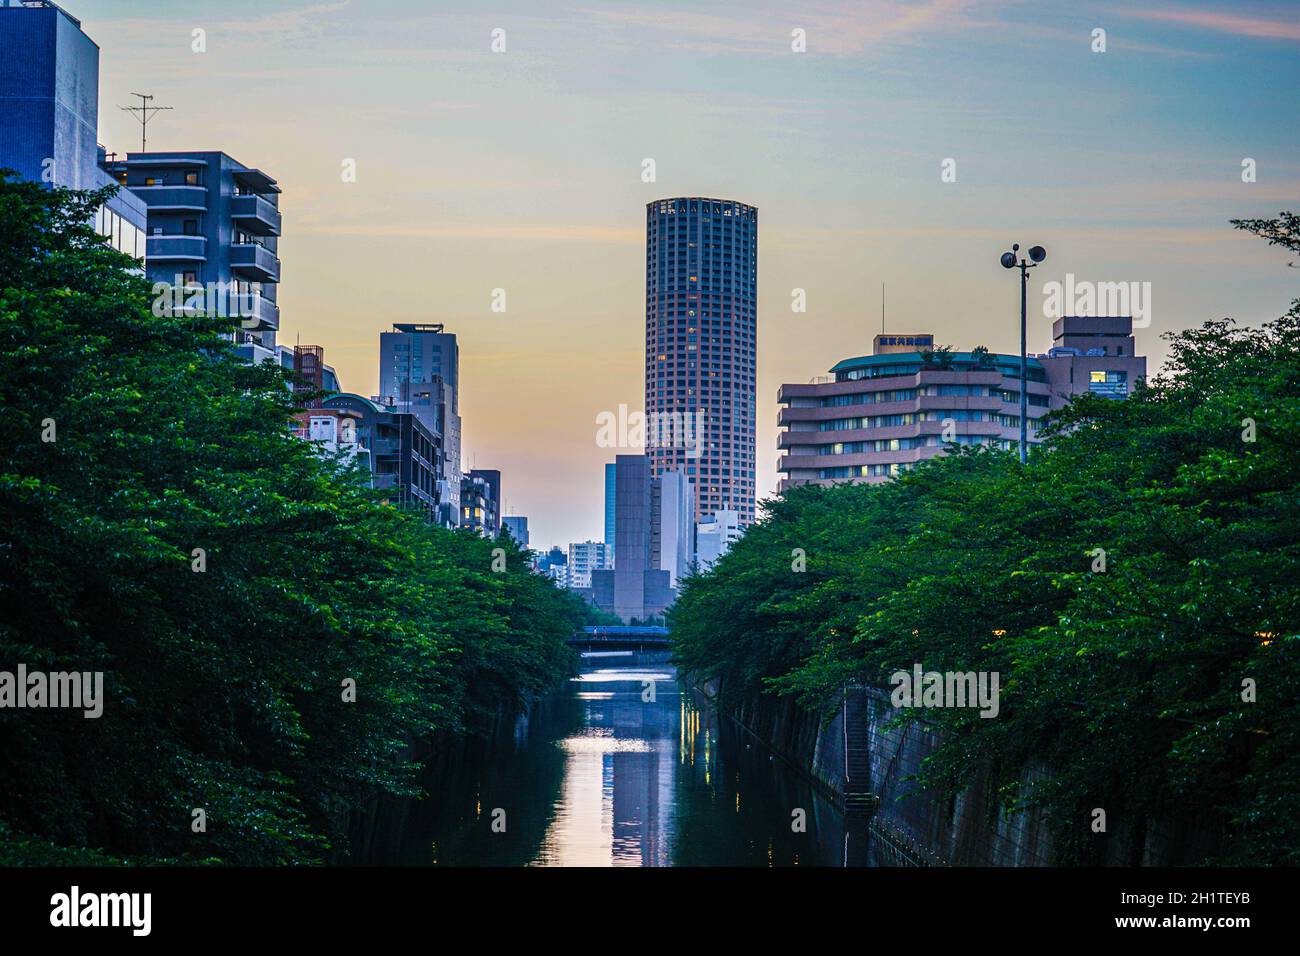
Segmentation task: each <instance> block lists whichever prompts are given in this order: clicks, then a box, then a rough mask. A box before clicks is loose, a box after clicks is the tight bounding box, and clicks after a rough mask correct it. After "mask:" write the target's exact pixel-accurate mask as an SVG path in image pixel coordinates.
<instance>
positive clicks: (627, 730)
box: [353, 665, 874, 866]
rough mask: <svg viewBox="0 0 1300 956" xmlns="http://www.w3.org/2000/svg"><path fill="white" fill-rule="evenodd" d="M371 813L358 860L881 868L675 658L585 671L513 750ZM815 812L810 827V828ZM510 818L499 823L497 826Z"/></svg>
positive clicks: (860, 839) (497, 751)
mask: <svg viewBox="0 0 1300 956" xmlns="http://www.w3.org/2000/svg"><path fill="white" fill-rule="evenodd" d="M425 787H426V789H427V790H428V791H429V793H430V796H429V797H426V798H425V799H423V800H419V801H413V800H409V801H387V802H385V804H384V805H383V806H381V807H376V808H373V809H372V811H371V812H370V813H368V814H367V815H366V816H365V818H364V819H362V820H360V821H359V824H358V827H357V828H356V833H355V835H354V841H353V842H354V859H356V860H357V861H359V862H366V863H401V864H435V865H453V866H474V865H489V866H491V865H498V866H499V865H513V866H709V865H729V866H780V865H833V866H842V865H846V864H847V865H871V864H872V863H873V862H874V859H873V857H874V854H873V852H872V848H871V844H870V840H869V839H868V838H867V834H866V833H865V829H864V828H863V827H861V825H860V824H859V823H856V822H855V823H852V824H850V823H848V822H846V820H845V819H844V817H843V815H842V814H840V813H839V812H838V811H837V810H836V809H835V808H834V807H833V806H832V805H831V803H830V802H829V801H828V800H826V799H825V798H824V797H823V796H821V795H820V793H818V792H816V791H814V790H813V788H812V787H811V786H810V785H809V784H808V783H807V781H806V780H804V779H803V778H802V777H801V776H800V775H799V774H797V773H795V772H793V770H791V769H790V768H789V767H787V766H785V765H784V764H783V763H782V761H781V760H780V758H778V757H776V756H774V755H772V754H770V753H768V752H767V751H766V749H765V748H763V747H762V746H761V745H759V744H758V743H756V742H754V741H753V740H746V739H745V738H744V736H743V732H740V731H738V730H737V729H736V728H735V727H734V725H733V724H731V722H729V721H723V722H721V723H719V721H718V720H717V718H716V716H715V715H714V714H713V713H712V712H711V711H710V710H709V709H708V708H707V707H705V706H702V702H701V701H699V700H697V699H694V698H693V697H692V695H691V694H690V693H689V692H683V689H682V687H681V686H680V685H679V683H678V681H677V679H676V675H675V673H674V672H673V670H672V668H671V667H668V666H666V665H665V666H661V667H648V668H602V669H597V670H591V671H588V672H586V673H583V674H582V675H581V676H580V677H579V678H576V679H575V680H573V681H572V682H570V684H569V685H568V687H567V688H566V689H565V690H564V691H562V692H560V693H558V694H556V695H555V697H553V698H552V699H550V700H548V701H546V702H545V703H544V704H543V705H542V706H540V707H539V708H537V709H536V711H535V712H534V714H533V716H532V720H531V722H530V726H529V728H528V732H527V733H526V734H523V735H520V737H519V738H518V739H517V740H516V741H515V742H514V743H513V744H512V743H510V742H506V743H498V744H497V745H495V746H494V747H487V746H485V745H483V746H477V747H472V748H470V750H469V752H468V753H466V754H463V755H448V757H446V758H445V759H444V760H443V761H442V762H441V764H439V765H438V766H435V767H432V768H430V770H429V774H428V777H427V779H426V780H425ZM801 822H802V826H800V825H799V824H800V823H801ZM494 823H496V824H497V825H496V827H495V828H494Z"/></svg>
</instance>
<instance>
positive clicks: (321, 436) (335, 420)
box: [293, 407, 370, 469]
mask: <svg viewBox="0 0 1300 956" xmlns="http://www.w3.org/2000/svg"><path fill="white" fill-rule="evenodd" d="M293 417H294V421H295V423H296V425H295V428H294V437H295V438H299V439H302V440H303V441H309V442H312V443H313V444H315V445H317V446H319V447H320V449H321V451H322V452H324V453H325V454H327V455H334V454H338V453H340V452H342V453H343V454H345V455H349V456H351V457H353V458H357V459H361V460H362V463H363V464H364V465H365V466H366V468H367V469H369V468H370V449H369V448H367V447H366V445H365V441H364V440H363V438H362V431H363V421H364V417H363V416H362V414H361V413H360V412H356V411H352V410H350V409H344V408H319V407H317V408H310V409H307V410H305V411H301V412H297V413H296V414H295V415H294V416H293Z"/></svg>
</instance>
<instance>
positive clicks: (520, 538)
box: [501, 515, 528, 550]
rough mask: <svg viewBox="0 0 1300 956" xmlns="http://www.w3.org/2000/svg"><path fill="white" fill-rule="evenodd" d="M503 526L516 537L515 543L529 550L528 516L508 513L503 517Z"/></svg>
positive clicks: (503, 528) (509, 533)
mask: <svg viewBox="0 0 1300 956" xmlns="http://www.w3.org/2000/svg"><path fill="white" fill-rule="evenodd" d="M501 528H502V530H504V531H505V532H506V533H507V534H508V535H510V537H512V538H514V539H515V544H517V545H519V547H521V548H523V549H525V550H527V548H528V519H527V518H526V517H524V516H523V515H506V516H505V517H504V518H502V519H501Z"/></svg>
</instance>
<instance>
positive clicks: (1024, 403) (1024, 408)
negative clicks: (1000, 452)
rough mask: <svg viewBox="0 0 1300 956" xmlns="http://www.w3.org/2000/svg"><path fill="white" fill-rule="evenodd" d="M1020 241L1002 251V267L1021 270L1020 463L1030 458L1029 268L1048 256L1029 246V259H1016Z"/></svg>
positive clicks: (1039, 248)
mask: <svg viewBox="0 0 1300 956" xmlns="http://www.w3.org/2000/svg"><path fill="white" fill-rule="evenodd" d="M1019 251H1020V243H1018V242H1017V243H1013V244H1012V246H1011V251H1010V252H1004V253H1002V268H1004V269H1019V270H1020V463H1021V464H1022V465H1023V464H1024V463H1025V462H1026V461H1027V460H1028V458H1029V389H1028V385H1029V353H1028V352H1027V351H1026V345H1025V295H1026V294H1027V290H1028V288H1029V270H1030V269H1032V268H1034V266H1036V265H1038V264H1039V263H1040V262H1042V261H1043V260H1044V259H1046V258H1047V250H1046V249H1044V248H1043V247H1042V246H1030V247H1029V259H1032V260H1033V261H1032V262H1030V261H1029V260H1028V259H1024V258H1022V259H1021V260H1020V261H1019V262H1017V261H1016V253H1017V252H1019Z"/></svg>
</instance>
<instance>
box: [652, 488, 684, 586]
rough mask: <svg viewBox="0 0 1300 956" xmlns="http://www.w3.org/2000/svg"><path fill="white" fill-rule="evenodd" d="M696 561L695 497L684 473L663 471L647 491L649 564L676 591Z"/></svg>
mask: <svg viewBox="0 0 1300 956" xmlns="http://www.w3.org/2000/svg"><path fill="white" fill-rule="evenodd" d="M694 561H695V497H694V494H693V489H692V488H691V483H690V480H689V479H688V478H687V477H686V474H685V472H681V471H665V472H663V473H662V474H661V475H659V477H658V478H656V479H655V480H654V483H653V484H652V486H651V489H650V563H651V565H652V566H653V567H656V568H658V569H660V570H662V571H667V572H668V585H669V586H670V587H673V588H676V587H677V586H678V585H679V584H680V583H681V581H682V580H683V579H684V578H685V577H686V575H687V574H689V573H690V569H691V564H692V563H694Z"/></svg>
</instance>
